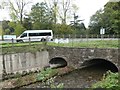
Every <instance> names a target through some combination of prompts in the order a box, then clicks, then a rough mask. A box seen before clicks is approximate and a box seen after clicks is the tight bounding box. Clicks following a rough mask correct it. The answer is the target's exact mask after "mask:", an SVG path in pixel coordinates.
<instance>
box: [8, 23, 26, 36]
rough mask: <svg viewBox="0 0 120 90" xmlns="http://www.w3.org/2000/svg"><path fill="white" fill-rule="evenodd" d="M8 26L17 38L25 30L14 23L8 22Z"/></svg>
mask: <svg viewBox="0 0 120 90" xmlns="http://www.w3.org/2000/svg"><path fill="white" fill-rule="evenodd" d="M9 26H10V27H11V28H12V29H14V34H15V35H17V36H19V35H20V34H21V33H22V32H23V31H24V30H25V28H24V27H23V26H22V25H21V24H20V23H16V22H10V23H9Z"/></svg>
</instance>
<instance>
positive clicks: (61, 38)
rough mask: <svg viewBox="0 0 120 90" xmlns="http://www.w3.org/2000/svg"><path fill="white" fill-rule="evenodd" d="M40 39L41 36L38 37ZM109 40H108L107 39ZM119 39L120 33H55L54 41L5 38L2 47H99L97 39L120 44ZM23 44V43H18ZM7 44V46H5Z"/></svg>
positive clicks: (107, 43)
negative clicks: (21, 40)
mask: <svg viewBox="0 0 120 90" xmlns="http://www.w3.org/2000/svg"><path fill="white" fill-rule="evenodd" d="M38 39H39V40H40V38H38ZM105 40H106V41H109V42H106V41H105ZM117 40H119V35H77V34H75V35H73V34H72V35H70V34H69V35H54V37H53V41H43V42H41V41H39V42H33V41H31V38H29V40H28V41H27V42H19V43H17V42H16V39H5V40H3V41H1V43H2V44H1V45H2V47H9V46H11V47H14V46H22V45H23V46H24V45H29V46H31V45H38V44H43V45H53V46H62V47H68V46H69V47H83V44H84V45H85V44H86V45H85V47H87V46H88V47H89V46H90V45H91V44H93V46H95V47H97V46H98V44H99V42H95V41H104V42H103V44H105V45H109V44H118V43H114V42H117ZM17 44H21V45H17ZM5 45H6V46H5Z"/></svg>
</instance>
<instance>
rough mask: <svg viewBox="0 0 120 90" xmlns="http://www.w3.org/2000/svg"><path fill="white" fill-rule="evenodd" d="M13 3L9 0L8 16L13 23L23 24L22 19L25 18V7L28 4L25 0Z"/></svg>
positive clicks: (15, 0)
mask: <svg viewBox="0 0 120 90" xmlns="http://www.w3.org/2000/svg"><path fill="white" fill-rule="evenodd" d="M14 2H15V3H13V2H11V1H10V0H9V5H10V16H11V19H12V20H13V21H16V20H18V21H20V24H23V18H24V16H25V7H26V6H27V5H28V4H29V3H30V2H28V1H26V0H14Z"/></svg>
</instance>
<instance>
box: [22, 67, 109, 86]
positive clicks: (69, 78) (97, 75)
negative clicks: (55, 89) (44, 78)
mask: <svg viewBox="0 0 120 90" xmlns="http://www.w3.org/2000/svg"><path fill="white" fill-rule="evenodd" d="M106 71H108V68H107V67H106V65H94V66H90V67H86V68H83V69H77V70H74V71H72V72H70V73H68V74H65V75H62V76H58V77H56V78H55V79H54V83H55V84H56V85H57V84H59V83H63V85H64V88H90V87H91V85H92V84H94V83H96V82H98V81H100V80H101V79H102V76H103V75H104V74H105V73H106ZM44 87H45V84H44V83H35V84H31V85H28V86H25V87H24V88H44Z"/></svg>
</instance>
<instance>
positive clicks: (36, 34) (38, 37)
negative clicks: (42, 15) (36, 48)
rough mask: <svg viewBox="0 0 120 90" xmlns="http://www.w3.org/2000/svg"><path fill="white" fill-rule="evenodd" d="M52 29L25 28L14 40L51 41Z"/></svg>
mask: <svg viewBox="0 0 120 90" xmlns="http://www.w3.org/2000/svg"><path fill="white" fill-rule="evenodd" d="M52 40H53V32H52V30H26V31H24V32H23V33H22V34H21V35H20V36H19V37H17V39H16V42H29V41H52Z"/></svg>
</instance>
